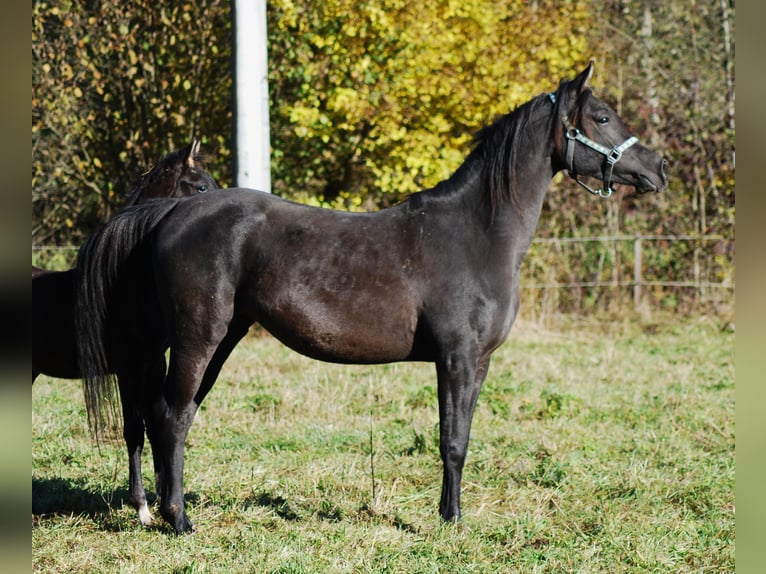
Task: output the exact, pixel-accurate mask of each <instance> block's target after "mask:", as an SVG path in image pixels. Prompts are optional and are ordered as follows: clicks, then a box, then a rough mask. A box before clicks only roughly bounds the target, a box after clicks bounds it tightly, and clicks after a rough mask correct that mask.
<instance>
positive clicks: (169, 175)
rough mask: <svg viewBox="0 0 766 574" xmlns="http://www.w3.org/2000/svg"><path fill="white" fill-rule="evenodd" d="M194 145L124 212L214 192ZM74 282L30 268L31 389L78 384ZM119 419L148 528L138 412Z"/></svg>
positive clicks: (67, 275) (155, 170) (141, 183)
mask: <svg viewBox="0 0 766 574" xmlns="http://www.w3.org/2000/svg"><path fill="white" fill-rule="evenodd" d="M199 145H200V142H199V140H198V139H196V138H195V139H194V140H193V141H192V143H191V144H189V145H188V146H186V147H184V148H182V149H179V150H176V151H173V152H171V153H169V154H167V155H166V156H165V157H163V158H162V159H160V160H159V161H158V162H157V163H156V164H155V165H154V166H153V167H152V168H151V169H149V170H148V171H146V172H145V173H144V174H143V175H141V177H140V178H138V180H137V181H136V183H135V185H134V186H133V188H132V190H131V193H130V195H129V196H128V199H127V200H126V203H125V207H129V206H132V205H137V204H140V203H145V202H147V201H149V200H152V199H157V198H167V197H187V196H190V195H197V194H199V193H204V192H206V191H209V190H215V189H218V185H217V184H216V182H215V180H213V178H212V177H211V176H210V174H209V173H207V172H206V171H205V170H204V169H203V164H202V156H201V155H200V152H199ZM74 278H75V270H74V269H70V270H68V271H49V270H46V269H41V268H39V267H34V266H33V267H32V382H33V383H34V381H35V379H36V378H37V376H38V375H40V374H44V375H48V376H51V377H57V378H62V379H79V378H82V374H81V371H80V366H79V363H78V360H77V353H78V351H77V346H76V343H75V338H76V334H75V325H74V306H75V294H74ZM108 354H109V355H110V356H111V355H113V354H116V355H118V356H119V358H112V359H111V360H110V364H112V363H113V364H114V365H115V367H114V369H112V368H110V371H113V372H117V371H116V369H117V365H119V364H121V363H122V362H131V361H132V359H131V357H132V350H131V349H129V348H125V347H121V346H113V347H111V348H110V349H109V351H108ZM122 357H124V361H123V359H122ZM160 376H161V377H162V378H164V376H165V369H164V367H163V369H162V372H161V373H160V370H159V369H157V370H156V371H154V372H153V373H152V378H151V381H152V384H155V385H161V382H160V379H159V378H158V377H160ZM127 381H130V382H129V383H128V382H127ZM125 384H126V385H127V386H129V387H130V388H133V387H135V386H136V384H137V383H136V382H135V381H133V380H131V379H130V377H129V376H128V378H127V379H126V382H125ZM131 404H132V402H131V401H130V400H128V401H123V406H130V405H131ZM123 419H124V437H125V442H126V443H127V447H128V459H129V473H130V497H131V502H132V503H133V505H134V506H135V507H136V509H137V510H138V514H139V517H140V519H141V522H143V523H148V522H149V521H151V514H150V513H149V508H148V506H147V504H146V494H145V492H144V487H143V484H142V480H141V451H142V449H143V441H144V426H143V422H142V420H141V419H140V411H139V410H137V409H132V410H129V411H125V412H124V413H123Z"/></svg>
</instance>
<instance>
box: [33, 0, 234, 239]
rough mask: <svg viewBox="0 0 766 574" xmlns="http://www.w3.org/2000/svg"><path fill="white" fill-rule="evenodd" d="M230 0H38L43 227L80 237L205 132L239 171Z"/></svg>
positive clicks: (37, 182)
mask: <svg viewBox="0 0 766 574" xmlns="http://www.w3.org/2000/svg"><path fill="white" fill-rule="evenodd" d="M230 33H231V29H230V22H229V3H228V2H227V1H226V0H205V1H204V2H200V3H199V4H194V3H175V2H174V3H171V4H169V5H165V4H162V5H160V4H157V3H156V2H148V1H146V0H135V1H132V2H121V1H119V0H97V1H94V2H83V1H76V0H75V1H73V0H41V1H39V2H34V3H33V5H32V211H33V213H32V237H33V241H34V242H35V243H37V244H44V243H61V244H75V245H76V244H78V243H79V242H81V240H82V239H83V238H84V237H85V236H86V235H87V234H88V233H90V232H91V231H92V230H93V229H94V228H95V226H96V225H98V224H100V223H101V222H103V221H104V220H106V219H107V218H108V217H109V216H110V215H111V214H112V213H113V212H114V210H115V209H116V208H117V207H118V206H119V205H121V204H122V203H123V201H124V199H125V197H126V194H127V192H128V190H129V188H130V185H131V184H132V182H133V181H134V179H135V178H136V176H137V175H138V174H139V173H140V170H143V169H146V168H148V167H149V166H151V165H152V163H154V162H155V161H156V160H157V159H159V157H161V156H162V155H164V154H165V153H167V152H168V151H170V150H172V149H176V148H179V147H182V146H184V145H186V144H188V143H189V141H190V139H191V138H192V137H193V136H200V137H201V138H202V140H203V146H202V147H203V151H205V152H207V153H208V154H209V155H210V156H211V157H214V158H215V159H216V160H218V161H217V162H216V163H215V164H214V165H213V166H212V168H211V172H212V173H213V175H214V176H215V177H216V178H218V179H220V180H222V182H225V181H226V180H227V179H230V174H231V170H230V166H229V165H228V162H227V161H226V160H227V158H228V155H229V148H230V146H229V141H230V131H231V129H230V127H229V126H230V122H231V120H230V116H231V111H230V107H231V106H230V101H231V100H230V98H231V95H230V91H231V70H230V66H229V60H230V54H231V39H230Z"/></svg>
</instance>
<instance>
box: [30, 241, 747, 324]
mask: <svg viewBox="0 0 766 574" xmlns="http://www.w3.org/2000/svg"><path fill="white" fill-rule="evenodd" d="M734 247H735V243H734V239H733V238H727V237H723V236H720V235H618V236H594V237H552V238H537V239H535V240H534V241H533V242H532V245H531V247H530V249H529V253H528V254H527V257H526V259H525V260H524V263H523V264H522V267H521V278H520V286H521V289H522V290H523V301H524V306H525V307H527V308H529V307H530V306H531V308H532V312H533V314H536V313H547V312H556V311H587V310H589V309H593V308H605V307H609V306H611V305H618V306H624V305H626V304H628V305H633V306H634V307H641V306H648V307H659V308H670V309H680V310H689V309H691V308H700V307H704V306H709V305H713V306H720V305H727V304H732V303H733V299H734V287H735V282H734ZM76 255H77V247H74V246H33V247H32V261H33V264H36V265H39V266H42V267H47V268H53V269H66V268H68V267H70V266H72V265H73V264H74V260H75V258H76Z"/></svg>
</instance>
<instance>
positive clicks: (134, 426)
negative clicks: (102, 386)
mask: <svg viewBox="0 0 766 574" xmlns="http://www.w3.org/2000/svg"><path fill="white" fill-rule="evenodd" d="M142 374H143V377H140V376H136V374H135V373H132V374H130V375H127V374H124V375H122V376H120V377H119V381H120V395H121V400H122V413H123V423H124V426H123V437H124V438H125V445H126V447H127V450H128V475H129V497H130V503H131V504H132V505H133V507H134V508H135V509H136V512H137V513H138V519H139V521H140V522H141V524H143V525H144V526H148V525H150V524H151V523H152V521H153V520H154V517H153V516H152V513H151V511H150V510H149V504H148V501H147V498H146V490H145V489H144V484H143V477H142V474H141V456H142V454H143V449H144V430H145V427H144V412H143V408H142V405H141V400H140V397H141V395H142V390H141V388H142V387H141V386H142V385H144V386H146V387H148V388H151V387H156V388H161V385H162V382H163V380H164V378H165V358H164V357H162V359H161V360H160V361H156V362H155V363H154V364H153V365H147V366H146V367H145V368H144V369H143V373H142ZM146 430H148V429H146ZM152 452H154V449H152ZM156 471H157V469H156V468H155V473H156Z"/></svg>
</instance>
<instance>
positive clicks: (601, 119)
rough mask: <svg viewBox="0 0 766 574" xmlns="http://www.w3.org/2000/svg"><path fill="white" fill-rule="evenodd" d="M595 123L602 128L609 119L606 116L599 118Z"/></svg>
mask: <svg viewBox="0 0 766 574" xmlns="http://www.w3.org/2000/svg"><path fill="white" fill-rule="evenodd" d="M596 121H597V122H598V123H600V124H601V125H602V126H603V125H604V124H608V123H609V117H608V116H599V117H598V119H597V120H596Z"/></svg>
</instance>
